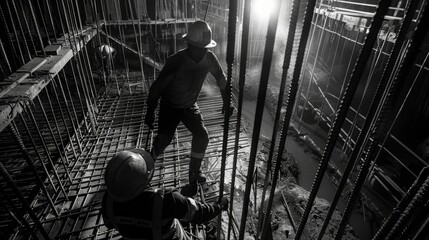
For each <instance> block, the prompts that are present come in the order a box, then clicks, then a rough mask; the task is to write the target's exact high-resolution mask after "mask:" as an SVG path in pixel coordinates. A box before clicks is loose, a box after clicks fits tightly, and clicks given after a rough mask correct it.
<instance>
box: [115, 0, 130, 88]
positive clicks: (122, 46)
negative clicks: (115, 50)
mask: <svg viewBox="0 0 429 240" xmlns="http://www.w3.org/2000/svg"><path fill="white" fill-rule="evenodd" d="M113 3H114V5H115V14H116V25H117V28H118V31H119V39H120V40H121V54H122V58H123V61H124V66H125V68H127V67H128V64H127V58H126V57H125V48H124V43H125V41H124V33H123V31H122V27H121V25H120V24H119V13H118V9H119V6H118V2H117V0H113ZM126 72H127V81H128V82H129V81H130V79H129V78H128V69H126Z"/></svg>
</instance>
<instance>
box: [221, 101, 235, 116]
mask: <svg viewBox="0 0 429 240" xmlns="http://www.w3.org/2000/svg"><path fill="white" fill-rule="evenodd" d="M233 112H234V107H233V106H228V105H225V104H224V105H223V106H222V114H225V113H226V114H228V118H230V117H231V115H232V113H233Z"/></svg>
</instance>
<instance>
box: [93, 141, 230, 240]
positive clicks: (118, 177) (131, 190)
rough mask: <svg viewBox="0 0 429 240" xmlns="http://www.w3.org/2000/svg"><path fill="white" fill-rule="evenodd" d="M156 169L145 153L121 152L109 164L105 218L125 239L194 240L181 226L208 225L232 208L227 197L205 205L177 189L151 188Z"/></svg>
mask: <svg viewBox="0 0 429 240" xmlns="http://www.w3.org/2000/svg"><path fill="white" fill-rule="evenodd" d="M154 165H155V164H154V161H153V159H152V157H151V156H150V154H149V153H148V152H146V151H145V150H144V149H133V150H129V151H121V152H119V153H117V154H116V155H115V156H114V157H113V158H112V159H111V160H110V161H109V163H108V164H107V167H106V170H105V172H104V179H105V182H106V187H107V192H106V193H105V195H104V197H103V203H102V216H103V220H104V224H105V225H106V227H108V228H115V229H116V230H118V231H119V233H120V234H121V235H122V237H124V239H183V240H187V239H189V240H190V239H191V238H190V237H189V234H188V233H186V232H185V231H184V229H183V227H182V225H181V223H180V222H191V223H204V222H207V221H209V220H211V219H213V218H214V217H216V216H217V215H218V214H219V213H220V212H221V211H222V210H226V209H227V208H228V199H227V198H226V197H222V198H221V199H220V200H219V201H218V202H216V203H212V204H203V203H200V202H197V201H195V200H194V199H192V198H188V197H185V196H183V195H181V194H180V193H179V192H177V191H176V190H173V189H163V188H159V189H157V188H152V187H150V184H149V183H150V181H151V179H152V176H153V172H154ZM179 220H180V221H179Z"/></svg>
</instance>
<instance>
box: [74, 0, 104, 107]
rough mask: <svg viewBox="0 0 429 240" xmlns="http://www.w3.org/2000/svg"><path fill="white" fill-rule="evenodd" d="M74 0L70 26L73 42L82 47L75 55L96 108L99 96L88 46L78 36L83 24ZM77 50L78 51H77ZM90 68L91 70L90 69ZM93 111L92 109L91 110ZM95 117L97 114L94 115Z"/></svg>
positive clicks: (92, 104)
mask: <svg viewBox="0 0 429 240" xmlns="http://www.w3.org/2000/svg"><path fill="white" fill-rule="evenodd" d="M71 1H73V0H69V1H68V4H67V6H68V8H67V9H68V14H69V16H70V24H71V26H72V31H73V40H74V43H75V45H76V46H78V45H79V46H80V49H79V52H77V53H76V54H75V59H76V60H77V62H78V63H79V68H78V69H81V72H82V76H83V79H84V83H85V85H86V87H87V89H88V91H89V93H90V97H91V98H90V99H89V100H90V101H91V107H95V106H96V99H97V95H96V94H95V92H96V90H95V85H94V80H93V78H92V74H91V72H89V71H90V64H89V61H88V63H87V64H86V62H85V59H86V58H85V56H87V54H85V52H86V51H85V50H86V45H85V43H83V44H82V42H83V40H80V39H78V36H79V35H80V34H81V33H82V24H79V23H80V20H79V21H78V20H77V19H79V18H80V16H76V14H75V10H74V9H75V8H74V6H73V3H72V2H71ZM76 50H77V49H76ZM81 55H85V56H81ZM88 68H89V69H88ZM91 109H92V108H91ZM94 116H95V114H94Z"/></svg>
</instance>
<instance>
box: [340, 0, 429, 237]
mask: <svg viewBox="0 0 429 240" xmlns="http://www.w3.org/2000/svg"><path fill="white" fill-rule="evenodd" d="M428 6H429V4H427V3H426V2H425V3H424V11H422V13H423V14H421V15H420V17H421V19H420V21H418V26H417V30H416V32H415V34H414V36H413V38H412V42H411V45H410V47H409V48H408V52H407V55H406V57H405V59H404V60H403V62H402V65H401V66H400V69H399V72H398V74H397V75H396V77H395V79H394V80H393V82H392V85H391V87H390V89H389V94H388V95H387V97H386V100H385V103H384V104H383V107H382V109H381V111H380V116H379V117H378V119H377V120H376V122H375V124H374V129H373V130H372V135H373V141H372V142H370V144H369V146H368V148H367V151H366V157H365V159H364V161H363V164H362V166H361V168H360V170H359V173H358V176H357V178H356V181H355V185H354V188H353V191H352V193H351V195H350V198H349V201H348V202H347V206H346V208H345V210H344V215H343V218H342V219H341V222H340V225H339V227H338V232H337V236H336V239H339V234H341V233H342V232H343V231H344V229H345V225H346V222H347V221H348V219H349V217H350V215H351V212H352V210H353V207H354V204H355V200H356V199H357V195H358V194H359V192H360V189H361V188H362V185H363V183H364V181H365V178H366V175H367V174H368V170H369V167H370V164H371V161H372V160H373V159H374V155H375V154H376V153H375V151H374V150H375V148H376V147H377V146H378V143H379V141H380V139H381V138H382V137H381V136H382V135H383V134H385V127H387V126H390V129H389V131H388V132H387V134H385V135H386V138H387V136H389V133H390V130H391V129H392V127H393V125H394V123H395V120H391V119H387V115H388V114H389V113H390V112H391V111H393V110H392V109H391V106H393V105H394V103H395V101H396V100H397V99H396V97H397V96H396V95H397V91H398V90H400V89H401V88H402V86H403V84H404V82H405V80H406V78H407V77H406V76H408V74H409V72H410V69H411V68H412V66H413V60H414V59H415V58H416V57H417V55H418V51H419V49H420V47H421V45H422V43H423V40H424V38H425V36H426V32H427V31H426V27H425V25H426V24H427V23H428V21H429V14H428V8H429V7H428ZM376 15H377V14H376ZM374 18H375V16H374ZM410 89H412V88H410ZM402 106H403V105H402ZM402 106H400V108H399V110H398V111H397V112H400V110H401V108H402Z"/></svg>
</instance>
